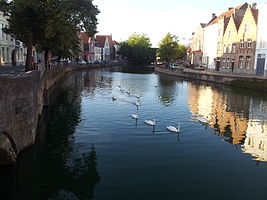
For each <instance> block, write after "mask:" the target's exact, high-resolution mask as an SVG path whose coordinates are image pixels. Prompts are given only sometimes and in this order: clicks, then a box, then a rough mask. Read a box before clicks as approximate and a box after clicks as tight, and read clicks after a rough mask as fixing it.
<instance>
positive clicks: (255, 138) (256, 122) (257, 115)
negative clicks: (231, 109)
mask: <svg viewBox="0 0 267 200" xmlns="http://www.w3.org/2000/svg"><path fill="white" fill-rule="evenodd" d="M249 111H250V114H249V122H248V128H247V131H246V132H247V134H246V139H245V144H244V147H243V148H242V150H243V151H244V152H245V153H249V154H251V155H252V156H253V157H254V158H255V160H258V161H267V146H266V145H267V103H266V101H262V100H255V99H251V103H250V108H249Z"/></svg>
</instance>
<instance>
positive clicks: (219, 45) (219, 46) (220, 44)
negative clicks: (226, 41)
mask: <svg viewBox="0 0 267 200" xmlns="http://www.w3.org/2000/svg"><path fill="white" fill-rule="evenodd" d="M221 48H222V42H218V49H217V52H218V53H220V52H221Z"/></svg>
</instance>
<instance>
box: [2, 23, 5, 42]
mask: <svg viewBox="0 0 267 200" xmlns="http://www.w3.org/2000/svg"><path fill="white" fill-rule="evenodd" d="M3 28H4V24H2V40H4V39H5V38H4V37H5V33H4V31H3Z"/></svg>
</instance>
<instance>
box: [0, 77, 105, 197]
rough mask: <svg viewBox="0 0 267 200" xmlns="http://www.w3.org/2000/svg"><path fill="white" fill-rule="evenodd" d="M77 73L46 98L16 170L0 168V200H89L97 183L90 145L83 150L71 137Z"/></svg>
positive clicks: (76, 113)
mask: <svg viewBox="0 0 267 200" xmlns="http://www.w3.org/2000/svg"><path fill="white" fill-rule="evenodd" d="M81 77H82V76H81V73H76V74H74V75H71V76H70V77H69V78H68V79H67V80H66V81H65V82H64V83H63V85H62V87H60V88H56V89H55V90H54V91H53V92H52V93H51V94H50V104H51V105H50V107H49V108H48V109H45V110H44V111H43V114H42V115H41V117H40V119H39V122H38V131H37V136H36V137H37V138H36V144H35V145H34V146H33V147H32V148H30V149H28V150H26V151H25V152H23V153H21V154H20V156H19V158H18V162H17V165H16V166H1V167H0V173H1V174H0V175H1V181H0V187H1V199H11V200H13V199H27V200H31V199H91V198H93V196H94V195H93V191H94V187H95V185H96V184H97V183H98V182H99V181H100V176H99V173H98V171H97V168H96V167H97V154H96V147H95V145H94V144H92V145H91V148H88V149H83V152H80V150H79V149H80V146H79V145H78V144H75V141H74V137H73V134H74V132H75V128H76V126H77V125H78V123H79V122H80V112H81V98H80V96H81V85H82V84H80V82H81Z"/></svg>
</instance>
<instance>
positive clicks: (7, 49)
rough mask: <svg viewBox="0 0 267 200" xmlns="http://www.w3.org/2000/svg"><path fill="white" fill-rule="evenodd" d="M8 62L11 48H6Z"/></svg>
mask: <svg viewBox="0 0 267 200" xmlns="http://www.w3.org/2000/svg"><path fill="white" fill-rule="evenodd" d="M6 61H7V62H8V61H9V48H8V47H7V48H6Z"/></svg>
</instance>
